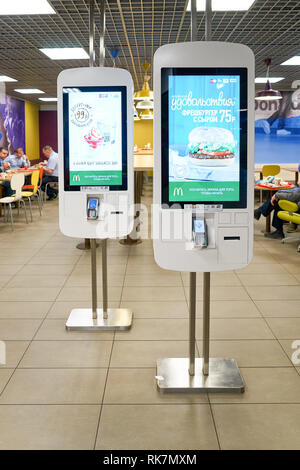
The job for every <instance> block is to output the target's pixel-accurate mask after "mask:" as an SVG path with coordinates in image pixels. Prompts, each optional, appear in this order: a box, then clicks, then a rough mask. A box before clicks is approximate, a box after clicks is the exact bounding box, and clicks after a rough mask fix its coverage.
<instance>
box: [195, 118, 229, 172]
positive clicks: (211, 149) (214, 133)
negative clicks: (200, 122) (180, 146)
mask: <svg viewBox="0 0 300 470" xmlns="http://www.w3.org/2000/svg"><path fill="white" fill-rule="evenodd" d="M188 150H189V159H190V163H192V164H193V165H197V166H198V165H199V166H228V165H232V164H233V162H234V158H235V150H236V143H235V141H234V137H233V134H232V132H231V131H229V130H228V129H223V128H221V127H195V129H193V130H192V131H191V132H190V134H189V146H188Z"/></svg>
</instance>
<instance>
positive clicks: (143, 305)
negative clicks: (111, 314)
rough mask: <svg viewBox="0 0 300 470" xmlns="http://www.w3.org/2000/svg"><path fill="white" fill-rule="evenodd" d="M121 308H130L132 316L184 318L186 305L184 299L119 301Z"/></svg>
mask: <svg viewBox="0 0 300 470" xmlns="http://www.w3.org/2000/svg"><path fill="white" fill-rule="evenodd" d="M120 306H121V307H122V308H130V309H131V310H132V311H133V314H134V318H186V317H187V316H188V307H187V303H186V301H177V302H168V301H163V302H156V301H154V302H132V301H131V300H127V301H125V302H121V305H120Z"/></svg>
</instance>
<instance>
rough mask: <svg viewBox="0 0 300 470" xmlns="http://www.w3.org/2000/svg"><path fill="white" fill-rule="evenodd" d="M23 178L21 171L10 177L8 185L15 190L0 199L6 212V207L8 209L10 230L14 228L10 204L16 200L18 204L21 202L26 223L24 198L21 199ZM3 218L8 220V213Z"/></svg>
mask: <svg viewBox="0 0 300 470" xmlns="http://www.w3.org/2000/svg"><path fill="white" fill-rule="evenodd" d="M24 179H25V177H24V174H22V173H19V174H16V175H13V176H12V178H11V181H10V186H11V189H13V190H14V191H15V193H14V195H12V196H8V197H2V198H1V199H0V203H1V204H4V207H5V212H6V208H7V209H8V211H9V216H10V224H11V230H12V231H13V230H14V221H13V215H12V210H11V205H12V203H13V202H18V204H20V203H21V202H23V205H24V213H25V220H26V224H28V219H27V213H26V206H25V202H24V200H23V199H22V186H23V184H24ZM4 220H6V221H8V213H6V214H4Z"/></svg>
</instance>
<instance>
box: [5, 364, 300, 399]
mask: <svg viewBox="0 0 300 470" xmlns="http://www.w3.org/2000/svg"><path fill="white" fill-rule="evenodd" d="M3 371H4V370H3ZM3 371H2V370H1V371H0V373H1V372H3ZM106 374H107V370H106V369H17V370H16V371H15V373H14V375H13V377H12V378H11V380H10V382H9V384H8V385H7V387H6V388H5V390H4V392H3V393H2V395H1V397H0V405H3V404H12V405H18V404H20V405H21V404H24V405H43V404H44V405H55V404H61V405H66V404H72V403H73V404H79V405H81V404H85V405H87V404H100V403H101V401H102V396H103V391H104V385H105V380H106ZM297 375H298V374H297ZM0 377H1V375H0ZM298 377H299V376H298ZM299 380H300V377H299Z"/></svg>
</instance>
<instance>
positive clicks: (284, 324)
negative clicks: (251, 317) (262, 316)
mask: <svg viewBox="0 0 300 470" xmlns="http://www.w3.org/2000/svg"><path fill="white" fill-rule="evenodd" d="M266 322H267V323H268V325H269V326H270V328H271V330H272V331H273V333H274V335H275V336H276V338H278V339H300V318H266Z"/></svg>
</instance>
